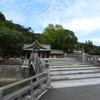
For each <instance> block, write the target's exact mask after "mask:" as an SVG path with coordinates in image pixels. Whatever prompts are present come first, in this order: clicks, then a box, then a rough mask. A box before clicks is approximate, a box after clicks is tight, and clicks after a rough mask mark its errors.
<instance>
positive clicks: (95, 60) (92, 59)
mask: <svg viewBox="0 0 100 100" xmlns="http://www.w3.org/2000/svg"><path fill="white" fill-rule="evenodd" d="M67 57H69V58H72V59H73V58H74V59H76V60H78V61H83V55H82V54H80V55H73V54H67ZM84 62H87V63H91V64H95V65H98V66H100V56H95V55H84Z"/></svg>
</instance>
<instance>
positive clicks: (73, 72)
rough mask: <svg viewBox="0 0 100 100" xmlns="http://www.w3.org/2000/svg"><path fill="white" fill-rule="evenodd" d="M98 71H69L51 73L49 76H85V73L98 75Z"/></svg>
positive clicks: (99, 70)
mask: <svg viewBox="0 0 100 100" xmlns="http://www.w3.org/2000/svg"><path fill="white" fill-rule="evenodd" d="M99 72H100V69H87V70H71V71H51V72H50V75H51V76H52V75H53V76H54V75H56V76H57V75H70V74H85V73H99Z"/></svg>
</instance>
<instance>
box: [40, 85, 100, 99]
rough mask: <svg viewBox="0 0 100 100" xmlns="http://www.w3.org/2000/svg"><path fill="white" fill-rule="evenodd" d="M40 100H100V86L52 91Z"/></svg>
mask: <svg viewBox="0 0 100 100" xmlns="http://www.w3.org/2000/svg"><path fill="white" fill-rule="evenodd" d="M39 100H100V84H99V85H89V86H78V87H67V88H58V89H50V90H48V91H47V92H46V93H45V94H44V95H43V96H42V97H41V98H40V99H39Z"/></svg>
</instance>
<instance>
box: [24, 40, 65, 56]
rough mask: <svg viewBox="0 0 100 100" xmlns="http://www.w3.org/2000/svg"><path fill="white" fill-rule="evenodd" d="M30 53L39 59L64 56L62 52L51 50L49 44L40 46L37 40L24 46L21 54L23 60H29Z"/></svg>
mask: <svg viewBox="0 0 100 100" xmlns="http://www.w3.org/2000/svg"><path fill="white" fill-rule="evenodd" d="M31 52H37V54H38V55H39V57H40V58H57V57H63V56H64V52H63V51H62V50H57V49H55V50H54V49H51V46H50V44H40V43H39V41H38V40H36V41H35V42H34V43H32V44H29V43H25V44H24V47H23V53H24V56H25V58H29V57H30V54H31Z"/></svg>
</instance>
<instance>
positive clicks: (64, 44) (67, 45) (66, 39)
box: [56, 30, 77, 52]
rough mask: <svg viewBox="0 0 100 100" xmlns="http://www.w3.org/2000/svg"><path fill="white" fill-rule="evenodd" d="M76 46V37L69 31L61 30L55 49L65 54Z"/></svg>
mask: <svg viewBox="0 0 100 100" xmlns="http://www.w3.org/2000/svg"><path fill="white" fill-rule="evenodd" d="M76 44H77V37H76V36H75V35H74V32H72V31H70V30H63V31H62V32H61V33H59V35H58V38H57V45H56V46H57V48H58V49H63V51H65V52H73V50H74V48H75V46H76Z"/></svg>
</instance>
